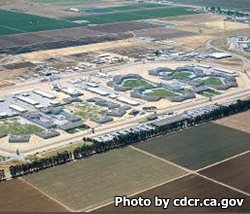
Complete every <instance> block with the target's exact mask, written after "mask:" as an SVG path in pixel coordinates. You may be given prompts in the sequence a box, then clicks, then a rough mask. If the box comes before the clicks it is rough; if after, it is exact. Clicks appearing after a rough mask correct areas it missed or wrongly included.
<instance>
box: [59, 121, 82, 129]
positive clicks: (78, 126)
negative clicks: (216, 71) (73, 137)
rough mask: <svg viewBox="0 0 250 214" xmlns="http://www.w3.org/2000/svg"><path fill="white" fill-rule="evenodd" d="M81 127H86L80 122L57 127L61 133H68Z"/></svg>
mask: <svg viewBox="0 0 250 214" xmlns="http://www.w3.org/2000/svg"><path fill="white" fill-rule="evenodd" d="M81 127H86V125H85V124H83V123H82V122H81V121H78V122H71V123H66V124H64V125H61V126H59V128H60V129H61V130H63V131H70V130H72V129H76V128H81Z"/></svg>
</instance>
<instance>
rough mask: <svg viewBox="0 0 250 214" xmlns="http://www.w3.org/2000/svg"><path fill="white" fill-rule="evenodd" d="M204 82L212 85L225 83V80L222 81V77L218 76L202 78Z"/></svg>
mask: <svg viewBox="0 0 250 214" xmlns="http://www.w3.org/2000/svg"><path fill="white" fill-rule="evenodd" d="M202 82H203V83H205V84H207V85H211V86H220V85H223V82H222V81H221V79H219V78H216V77H209V78H207V79H204V80H202Z"/></svg>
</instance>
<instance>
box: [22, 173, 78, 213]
mask: <svg viewBox="0 0 250 214" xmlns="http://www.w3.org/2000/svg"><path fill="white" fill-rule="evenodd" d="M18 179H20V180H21V181H23V182H24V183H26V184H27V185H29V186H30V187H32V188H33V189H35V190H37V191H38V192H40V193H42V194H43V195H44V196H46V197H47V198H49V199H51V200H52V201H54V202H56V203H57V204H59V205H61V206H62V207H64V208H65V209H67V210H68V211H70V212H74V211H75V210H73V209H71V208H69V207H68V206H66V205H65V204H64V203H62V202H61V201H59V200H57V199H55V198H53V197H52V196H50V195H49V194H48V193H46V192H45V191H43V190H41V189H39V188H38V187H36V186H34V185H33V184H32V183H30V182H28V181H26V180H25V179H23V178H21V177H20V178H18Z"/></svg>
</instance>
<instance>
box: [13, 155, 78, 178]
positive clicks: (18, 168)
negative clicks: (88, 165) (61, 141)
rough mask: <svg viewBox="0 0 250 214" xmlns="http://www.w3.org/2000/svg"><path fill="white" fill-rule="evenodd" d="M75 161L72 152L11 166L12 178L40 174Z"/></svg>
mask: <svg viewBox="0 0 250 214" xmlns="http://www.w3.org/2000/svg"><path fill="white" fill-rule="evenodd" d="M72 160H73V156H72V153H71V152H68V151H65V152H62V153H57V154H56V155H53V156H52V157H48V158H41V159H38V160H35V161H32V162H30V163H23V164H20V165H15V166H10V168H9V171H10V174H11V176H12V177H17V176H21V175H25V174H30V173H33V172H38V171H40V170H43V169H46V168H50V167H53V166H57V165H60V164H65V163H67V162H70V161H72Z"/></svg>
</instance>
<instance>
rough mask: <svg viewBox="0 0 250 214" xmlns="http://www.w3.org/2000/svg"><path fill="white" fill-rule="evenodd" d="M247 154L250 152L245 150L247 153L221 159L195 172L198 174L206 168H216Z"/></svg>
mask: <svg viewBox="0 0 250 214" xmlns="http://www.w3.org/2000/svg"><path fill="white" fill-rule="evenodd" d="M249 152H250V150H247V151H245V152H242V153H239V154H237V155H234V156H231V157H229V158H226V159H223V160H221V161H218V162H216V163H213V164H210V165H208V166H205V167H203V168H200V169H198V170H197V171H196V172H198V173H200V172H201V171H202V170H205V169H208V168H210V167H213V166H217V165H219V164H221V163H224V162H227V161H230V160H233V159H235V158H238V157H240V156H243V155H246V154H248V153H249Z"/></svg>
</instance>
